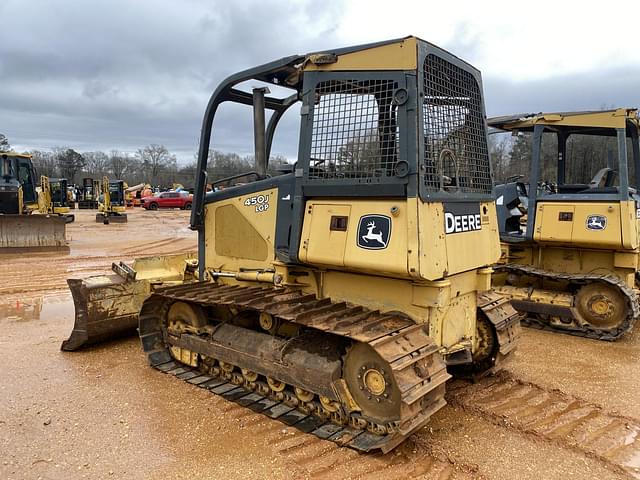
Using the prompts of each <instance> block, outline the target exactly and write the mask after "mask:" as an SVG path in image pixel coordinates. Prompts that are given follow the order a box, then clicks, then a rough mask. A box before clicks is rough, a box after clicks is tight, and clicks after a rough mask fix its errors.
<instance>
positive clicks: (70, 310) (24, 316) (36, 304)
mask: <svg viewBox="0 0 640 480" xmlns="http://www.w3.org/2000/svg"><path fill="white" fill-rule="evenodd" d="M9 297H10V299H5V300H3V301H2V302H0V321H2V320H8V321H11V322H31V321H38V320H41V319H46V320H50V321H62V320H65V319H69V318H73V315H74V307H73V300H72V298H71V296H70V295H59V296H44V295H36V296H27V297H24V296H23V295H17V296H15V295H14V296H13V297H15V298H11V296H9Z"/></svg>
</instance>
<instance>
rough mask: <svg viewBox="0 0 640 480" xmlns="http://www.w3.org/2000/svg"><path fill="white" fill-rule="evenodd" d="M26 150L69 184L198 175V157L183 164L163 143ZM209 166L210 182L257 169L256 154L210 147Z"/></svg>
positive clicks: (41, 169)
mask: <svg viewBox="0 0 640 480" xmlns="http://www.w3.org/2000/svg"><path fill="white" fill-rule="evenodd" d="M9 150H11V146H10V144H9V141H8V140H7V138H6V137H5V136H4V135H2V134H0V151H9ZM25 153H29V154H31V155H32V157H33V163H34V165H35V167H36V170H37V171H38V174H39V175H46V176H48V177H52V178H55V177H62V178H66V179H67V180H68V182H69V183H70V184H73V183H75V184H81V183H82V179H83V178H86V177H91V178H99V179H101V178H102V177H103V176H105V175H106V176H108V177H109V178H112V179H120V180H124V181H126V182H127V183H128V184H129V185H136V184H138V183H149V184H151V185H153V186H166V187H170V186H171V185H172V184H174V183H180V184H182V185H184V186H185V187H187V188H190V187H193V185H194V182H195V176H196V165H197V162H196V160H195V159H194V160H193V161H191V162H189V163H188V164H180V163H178V161H177V159H176V156H175V155H174V154H172V153H171V152H169V150H168V149H167V148H166V147H165V146H164V145H156V144H152V145H147V146H146V147H144V148H140V149H138V151H137V152H136V153H134V154H132V153H126V152H122V151H119V150H111V151H110V152H103V151H91V152H78V151H76V150H74V149H73V148H68V147H56V148H53V149H52V150H47V151H44V150H31V151H28V152H25ZM287 163H288V162H287V159H286V158H284V157H282V156H275V157H271V158H270V159H269V173H271V174H272V175H275V174H277V173H278V169H279V168H280V167H282V166H283V165H285V164H287ZM207 167H208V168H207V175H208V179H209V181H213V180H218V179H221V178H226V177H230V176H233V175H238V174H241V173H245V172H248V171H251V170H254V169H255V167H254V157H253V155H247V156H240V155H238V154H237V153H224V152H220V151H218V150H209V160H208V165H207Z"/></svg>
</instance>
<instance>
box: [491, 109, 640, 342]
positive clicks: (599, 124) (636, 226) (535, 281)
mask: <svg viewBox="0 0 640 480" xmlns="http://www.w3.org/2000/svg"><path fill="white" fill-rule="evenodd" d="M489 125H490V126H492V127H495V128H498V129H501V130H505V131H510V132H513V133H515V134H519V135H522V136H527V135H528V136H530V144H531V170H530V172H524V173H527V174H528V182H525V181H516V182H511V183H507V184H503V185H498V186H497V187H496V194H497V204H498V213H499V218H500V230H501V232H500V233H501V239H502V241H503V250H504V257H503V259H502V265H499V266H497V267H496V275H495V279H494V283H495V284H496V290H497V291H499V292H501V293H502V294H504V295H507V296H509V297H510V298H512V299H513V305H514V306H515V307H516V308H517V309H518V310H520V311H522V312H523V313H526V314H527V319H526V320H525V322H526V323H527V324H529V325H532V326H537V327H541V328H545V329H552V330H557V331H561V332H565V333H570V334H573V335H580V336H585V337H589V338H596V339H601V340H615V339H617V338H619V337H620V336H621V335H622V334H623V333H625V332H627V331H629V330H630V329H631V327H632V326H633V324H634V322H635V320H636V319H637V317H638V316H639V315H640V306H639V304H638V271H639V270H638V268H639V264H638V259H639V257H640V223H639V222H640V220H639V219H640V196H639V195H638V189H639V188H640V177H639V174H640V148H639V146H638V132H639V128H640V121H639V119H638V117H637V113H636V110H633V109H624V108H622V109H618V110H610V111H596V112H567V113H540V114H535V115H515V116H511V117H499V118H493V119H490V120H489Z"/></svg>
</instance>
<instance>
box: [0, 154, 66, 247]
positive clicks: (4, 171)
mask: <svg viewBox="0 0 640 480" xmlns="http://www.w3.org/2000/svg"><path fill="white" fill-rule="evenodd" d="M36 178H37V175H36V171H35V168H34V167H33V162H32V160H31V156H30V155H27V154H21V153H16V152H2V153H0V253H10V252H13V251H22V250H24V249H36V250H42V251H46V250H56V251H64V250H68V249H69V247H68V244H67V239H66V229H65V219H64V218H63V217H59V216H58V215H53V214H52V215H49V214H47V212H43V213H45V214H44V215H39V214H37V212H38V208H39V198H38V196H39V193H38V191H37V183H36Z"/></svg>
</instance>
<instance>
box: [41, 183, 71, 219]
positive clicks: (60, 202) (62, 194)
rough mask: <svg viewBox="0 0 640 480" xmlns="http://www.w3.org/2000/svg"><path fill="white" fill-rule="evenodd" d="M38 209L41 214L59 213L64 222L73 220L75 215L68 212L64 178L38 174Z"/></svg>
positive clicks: (69, 209)
mask: <svg viewBox="0 0 640 480" xmlns="http://www.w3.org/2000/svg"><path fill="white" fill-rule="evenodd" d="M38 211H39V212H40V213H43V214H49V215H59V216H61V217H63V218H64V220H65V222H66V223H71V222H73V221H74V220H75V215H74V214H72V213H70V212H71V207H69V197H68V195H67V179H66V178H49V177H46V176H44V175H41V176H40V190H39V192H38Z"/></svg>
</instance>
